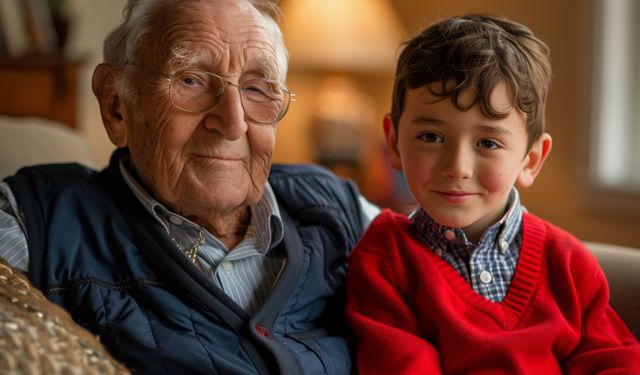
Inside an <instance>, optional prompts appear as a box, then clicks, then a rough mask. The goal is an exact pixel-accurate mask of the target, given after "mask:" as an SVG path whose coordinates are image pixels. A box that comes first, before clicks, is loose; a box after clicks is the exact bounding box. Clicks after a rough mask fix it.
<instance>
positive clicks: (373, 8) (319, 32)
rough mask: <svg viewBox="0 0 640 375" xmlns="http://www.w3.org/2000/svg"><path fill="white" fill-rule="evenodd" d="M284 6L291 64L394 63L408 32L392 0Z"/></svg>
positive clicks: (381, 67)
mask: <svg viewBox="0 0 640 375" xmlns="http://www.w3.org/2000/svg"><path fill="white" fill-rule="evenodd" d="M282 9H283V13H284V23H283V25H282V26H283V31H284V37H285V42H286V44H287V48H288V49H289V52H290V56H291V60H290V62H291V66H292V68H294V67H295V68H301V69H320V70H332V71H390V70H393V69H394V67H395V64H396V52H397V51H398V50H399V44H400V42H401V41H402V40H403V37H404V36H405V32H404V27H403V25H402V23H401V22H400V20H399V19H398V17H397V15H396V13H395V10H394V9H393V7H392V6H391V4H389V2H388V1H387V0H288V1H286V2H284V3H283V5H282Z"/></svg>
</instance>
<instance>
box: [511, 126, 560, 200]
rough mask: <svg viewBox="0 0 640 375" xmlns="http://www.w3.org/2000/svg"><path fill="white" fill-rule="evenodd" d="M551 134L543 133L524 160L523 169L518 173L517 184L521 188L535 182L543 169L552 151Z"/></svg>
mask: <svg viewBox="0 0 640 375" xmlns="http://www.w3.org/2000/svg"><path fill="white" fill-rule="evenodd" d="M551 144H552V142H551V136H550V135H549V134H548V133H543V134H542V136H540V138H538V140H537V141H536V142H535V143H534V144H533V145H532V146H531V149H530V150H529V152H528V153H527V156H526V157H525V158H524V161H523V162H522V170H521V171H520V174H519V175H518V179H517V180H516V184H517V185H518V186H519V187H521V188H527V187H529V186H531V185H532V184H533V181H534V180H535V179H536V176H538V173H540V171H541V170H542V165H543V164H544V161H545V160H546V159H547V156H549V152H550V151H551Z"/></svg>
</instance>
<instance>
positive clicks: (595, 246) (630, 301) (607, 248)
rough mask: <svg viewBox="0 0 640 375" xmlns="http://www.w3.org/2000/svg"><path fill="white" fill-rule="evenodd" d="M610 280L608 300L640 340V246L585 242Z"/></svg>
mask: <svg viewBox="0 0 640 375" xmlns="http://www.w3.org/2000/svg"><path fill="white" fill-rule="evenodd" d="M585 244H586V245H587V247H588V248H589V250H591V252H592V253H593V254H594V255H595V256H596V258H597V259H598V262H600V266H601V267H602V269H603V271H604V274H605V275H606V277H607V281H608V282H609V289H610V291H611V294H610V297H609V302H610V303H611V306H613V308H614V309H615V310H616V311H617V312H618V314H619V315H620V317H621V318H622V320H624V321H625V323H627V326H628V327H629V329H631V331H632V332H633V333H634V334H635V335H636V337H637V338H638V339H640V249H635V248H630V247H623V246H616V245H610V244H604V243H597V242H585Z"/></svg>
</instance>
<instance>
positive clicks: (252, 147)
mask: <svg viewBox="0 0 640 375" xmlns="http://www.w3.org/2000/svg"><path fill="white" fill-rule="evenodd" d="M163 18H164V19H160V20H158V25H159V27H158V28H157V29H156V30H155V31H158V32H159V33H164V34H159V38H158V39H157V43H158V44H157V45H156V44H154V43H155V42H154V43H152V45H150V46H148V53H146V54H143V56H142V57H141V58H140V65H142V66H144V67H149V68H151V69H162V71H164V72H167V73H174V72H176V71H177V70H179V69H182V68H195V69H201V70H205V71H209V72H212V73H215V74H217V75H219V76H221V77H223V78H224V79H225V81H228V82H232V83H238V82H244V81H246V80H247V79H251V78H271V79H277V72H278V70H277V65H276V50H275V43H274V40H273V37H272V35H271V33H270V32H269V30H268V29H267V26H266V23H265V21H264V19H263V18H262V16H261V15H260V14H259V13H258V12H257V11H256V10H255V9H254V8H253V7H252V6H250V5H249V4H248V3H246V2H245V1H244V0H241V1H238V0H216V1H206V2H205V1H203V2H201V3H198V4H197V5H196V6H194V4H193V3H191V4H189V5H187V6H185V5H175V6H174V8H173V9H172V10H171V11H170V12H167V13H166V14H165V17H163ZM172 50H173V51H175V50H180V51H181V52H186V53H187V55H188V56H189V58H187V59H180V58H178V59H176V56H174V55H172V54H170V53H169V51H172ZM157 60H162V61H157ZM135 79H136V80H137V81H136V85H137V87H139V90H138V100H137V101H136V102H135V103H134V105H129V106H128V108H127V111H126V112H127V116H128V124H127V132H128V133H127V144H128V146H129V149H130V151H131V158H132V162H133V164H134V167H135V169H136V171H137V172H138V174H139V175H140V177H141V178H142V180H143V182H144V183H145V185H146V187H147V188H148V189H150V190H152V192H153V194H154V195H155V197H156V198H158V199H159V200H160V201H161V202H163V203H164V204H166V205H168V206H169V207H171V208H173V209H174V210H176V211H178V212H179V213H181V214H183V215H186V216H198V217H207V216H210V215H218V214H224V213H227V212H230V211H232V210H234V209H237V208H240V207H243V206H245V205H248V204H253V203H255V202H257V200H258V199H259V198H260V196H261V195H262V191H263V187H264V184H265V182H266V178H267V175H268V172H269V168H270V165H271V157H272V153H273V149H274V141H275V125H264V124H258V123H255V122H252V121H251V120H250V119H248V118H247V117H245V114H244V112H243V109H242V106H241V102H240V95H239V92H238V90H237V88H236V87H235V86H230V85H227V86H226V87H225V91H224V95H223V97H222V99H221V100H220V102H219V103H218V104H217V105H216V106H215V107H214V108H213V109H211V110H210V111H208V112H205V113H199V114H194V113H189V112H185V111H182V110H180V109H177V108H175V107H174V106H173V105H172V103H171V99H170V97H169V93H168V80H166V79H164V78H162V77H158V76H156V75H153V74H145V73H140V74H139V75H136V78H135Z"/></svg>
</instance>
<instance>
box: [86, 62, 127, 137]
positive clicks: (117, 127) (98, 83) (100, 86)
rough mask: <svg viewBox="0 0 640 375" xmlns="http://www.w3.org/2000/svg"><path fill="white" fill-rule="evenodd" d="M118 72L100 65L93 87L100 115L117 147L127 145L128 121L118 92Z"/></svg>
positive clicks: (92, 82) (108, 66)
mask: <svg viewBox="0 0 640 375" xmlns="http://www.w3.org/2000/svg"><path fill="white" fill-rule="evenodd" d="M117 75H118V72H117V71H116V70H115V69H114V68H113V67H112V66H111V65H109V64H100V65H98V66H97V67H96V69H95V70H94V71H93V79H92V80H91V87H92V89H93V94H94V95H95V96H96V98H97V99H98V104H99V105H100V114H101V115H102V123H103V124H104V127H105V129H106V130H107V134H108V135H109V139H110V140H111V143H113V144H114V145H116V146H117V147H125V146H126V145H127V119H126V114H125V111H124V103H123V102H122V99H121V98H120V96H119V95H118V91H117V90H116V76H117Z"/></svg>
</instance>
